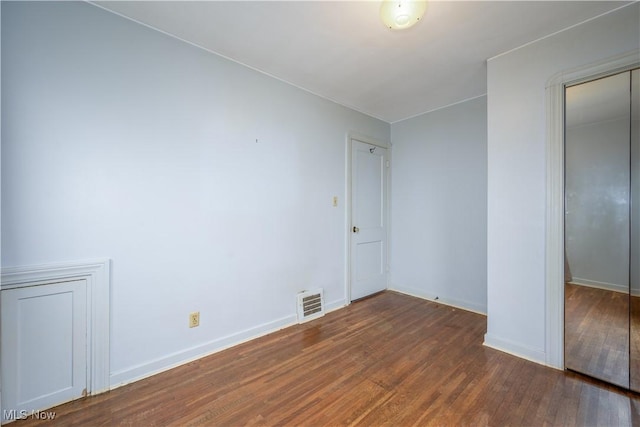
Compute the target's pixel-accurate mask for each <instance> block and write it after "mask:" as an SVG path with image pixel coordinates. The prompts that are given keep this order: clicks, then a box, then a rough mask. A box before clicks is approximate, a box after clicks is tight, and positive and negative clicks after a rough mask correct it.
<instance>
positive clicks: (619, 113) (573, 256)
mask: <svg viewBox="0 0 640 427" xmlns="http://www.w3.org/2000/svg"><path fill="white" fill-rule="evenodd" d="M639 81H640V71H639V70H632V71H625V72H621V73H617V74H615V75H611V76H607V77H604V78H600V79H596V80H592V81H589V82H586V83H581V84H577V85H573V86H569V87H567V88H566V92H565V366H566V368H567V369H571V370H574V371H576V372H580V373H583V374H586V375H590V376H592V377H595V378H598V379H601V380H604V381H607V382H609V383H612V384H615V385H618V386H621V387H624V388H631V389H634V390H638V391H640V282H639V280H638V279H639V267H640V262H639V261H640V260H639V259H638V256H639V249H640V245H639V243H640V237H639V233H638V224H640V213H639V212H640V211H639V207H640V190H639V189H640V180H639V179H638V177H639V175H640V168H639V165H640V162H639V157H640V153H639V151H640V150H639V149H640V139H639V133H638V116H639V110H640V109H639V104H640V102H639V99H640V93H639V90H638V89H639V88H640V85H639Z"/></svg>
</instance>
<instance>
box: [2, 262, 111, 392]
mask: <svg viewBox="0 0 640 427" xmlns="http://www.w3.org/2000/svg"><path fill="white" fill-rule="evenodd" d="M110 275H111V273H110V261H109V260H108V259H97V260H90V261H83V262H73V263H60V264H46V265H37V266H26V267H11V268H3V269H2V275H1V289H2V290H5V289H16V288H22V287H26V286H34V285H38V284H44V283H50V282H63V281H70V280H77V279H85V280H86V281H87V318H88V319H87V321H88V324H87V343H88V347H87V366H88V370H87V393H88V394H89V395H93V394H98V393H102V392H105V391H108V390H109V388H110V384H109V377H110V366H109V359H110V354H111V350H110V344H109V334H110V302H109V301H110V298H111V297H110V290H109V288H110V281H111V278H110Z"/></svg>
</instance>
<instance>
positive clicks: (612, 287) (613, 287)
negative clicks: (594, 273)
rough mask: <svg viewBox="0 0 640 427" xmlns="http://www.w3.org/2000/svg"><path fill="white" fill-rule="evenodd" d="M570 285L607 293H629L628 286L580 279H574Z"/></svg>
mask: <svg viewBox="0 0 640 427" xmlns="http://www.w3.org/2000/svg"><path fill="white" fill-rule="evenodd" d="M569 283H571V284H572V285H580V286H587V287H589V288H596V289H604V290H606V291H614V292H622V293H625V294H627V293H629V287H628V286H625V285H618V284H616V283H607V282H597V281H595V280H588V279H581V278H580V277H573V278H572V279H571V281H570V282H569Z"/></svg>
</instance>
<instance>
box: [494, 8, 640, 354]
mask: <svg viewBox="0 0 640 427" xmlns="http://www.w3.org/2000/svg"><path fill="white" fill-rule="evenodd" d="M639 40H640V4H638V3H635V4H633V5H631V6H627V7H625V8H623V9H620V10H618V11H615V12H613V13H610V14H608V15H605V16H602V17H600V18H597V19H594V20H591V21H588V22H586V23H583V24H581V25H578V26H575V27H573V28H571V29H568V30H566V31H563V32H561V33H558V34H555V35H553V36H550V37H547V38H544V39H542V40H539V41H537V42H535V43H531V44H529V45H526V46H524V47H522V48H520V49H517V50H514V51H511V52H509V53H506V54H503V55H501V56H498V57H496V58H493V59H491V60H489V61H488V64H487V69H488V79H487V91H488V92H487V96H488V102H487V120H488V206H487V209H488V219H487V227H488V228H487V236H488V238H487V286H488V290H487V291H488V293H487V314H488V324H487V335H486V336H485V342H486V343H488V344H489V345H491V346H494V347H497V348H501V349H503V350H506V351H509V352H511V353H514V354H518V355H521V356H524V357H527V358H529V359H532V360H536V361H539V362H542V363H544V361H545V359H546V351H547V349H546V348H545V345H546V342H545V338H546V337H545V320H546V319H545V221H546V152H545V147H546V145H545V144H546V119H547V117H546V113H547V112H546V110H545V109H546V103H545V102H546V98H545V88H546V86H547V84H548V82H549V81H550V79H551V78H552V77H554V76H556V75H557V74H558V73H561V72H563V71H568V70H573V69H575V68H576V67H585V66H587V65H592V64H594V63H596V62H598V61H604V60H606V59H607V58H613V57H616V56H617V55H621V54H624V53H628V52H631V51H635V50H637V49H638V48H639Z"/></svg>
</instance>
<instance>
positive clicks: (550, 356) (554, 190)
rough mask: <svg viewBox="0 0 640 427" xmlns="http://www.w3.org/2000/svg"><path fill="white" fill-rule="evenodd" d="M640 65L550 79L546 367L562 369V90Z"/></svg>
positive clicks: (630, 56) (613, 62)
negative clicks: (571, 85)
mask: <svg viewBox="0 0 640 427" xmlns="http://www.w3.org/2000/svg"><path fill="white" fill-rule="evenodd" d="M638 64H640V50H633V51H632V52H628V53H626V54H624V55H619V56H615V57H612V58H608V59H606V60H603V61H599V62H597V63H594V64H590V65H586V66H583V67H579V68H576V69H573V70H567V71H564V72H561V73H558V74H556V75H554V76H553V77H551V78H550V79H549V81H548V83H547V87H546V103H547V141H546V142H547V144H546V151H547V158H546V164H547V177H546V188H547V199H546V204H547V206H546V227H545V228H546V230H545V234H546V236H545V242H546V243H545V249H546V263H545V266H546V271H545V282H546V283H545V291H546V301H545V352H544V353H545V358H544V359H545V363H546V365H547V366H551V367H553V368H557V369H564V88H565V87H566V86H567V85H570V84H575V83H579V82H581V81H587V80H591V79H595V78H598V77H603V76H605V75H608V74H614V73H615V72H617V71H624V70H625V69H630V68H633V67H635V66H637V65H638Z"/></svg>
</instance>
